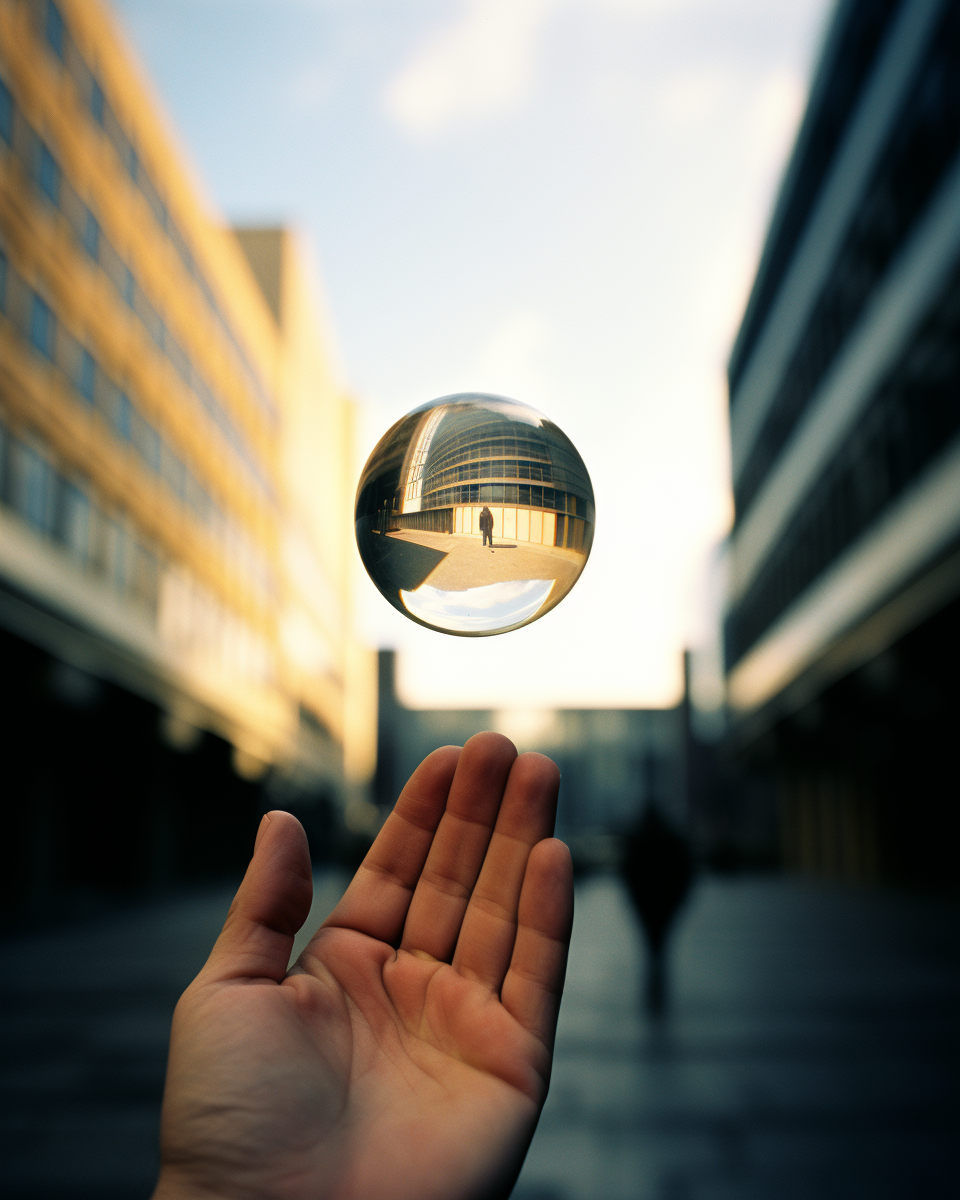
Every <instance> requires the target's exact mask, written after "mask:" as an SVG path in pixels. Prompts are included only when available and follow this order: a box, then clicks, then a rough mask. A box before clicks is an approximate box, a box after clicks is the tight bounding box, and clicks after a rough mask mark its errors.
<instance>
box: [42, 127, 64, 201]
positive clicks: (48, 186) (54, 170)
mask: <svg viewBox="0 0 960 1200" xmlns="http://www.w3.org/2000/svg"><path fill="white" fill-rule="evenodd" d="M37 183H38V184H39V186H40V191H41V192H43V194H44V195H45V196H46V197H47V199H48V200H49V201H50V202H51V204H59V203H60V168H59V167H58V166H57V160H56V159H55V158H54V157H53V155H52V154H51V153H50V150H49V148H48V147H47V146H46V144H45V143H44V142H41V143H40V162H39V163H38V165H37Z"/></svg>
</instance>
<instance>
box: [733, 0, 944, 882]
mask: <svg viewBox="0 0 960 1200" xmlns="http://www.w3.org/2000/svg"><path fill="white" fill-rule="evenodd" d="M958 322H960V8H958V6H957V5H955V4H950V3H947V2H945V0H943V2H939V0H922V2H921V0H884V2H875V0H847V2H843V3H840V4H839V5H838V6H837V8H836V11H835V14H834V18H833V21H832V24H831V27H830V29H829V31H828V35H827V38H826V41H825V44H824V49H823V54H822V58H821V61H820V64H819V67H818V70H817V72H816V75H815V78H814V81H813V85H812V89H811V94H810V99H809V104H808V108H807V112H806V115H805V117H804V120H803V124H802V127H801V129H800V133H799V136H798V139H797V143H796V146H795V148H794V151H793V155H792V158H791V161H790V164H789V167H788V169H787V172H786V175H785V178H784V181H783V184H782V187H781V192H780V195H779V199H778V202H777V205H776V208H775V211H774V214H773V219H772V222H771V226H770V230H769V233H768V237H767V242H766V246H765V248H764V252H763V256H762V260H761V263H760V267H759V270H758V273H757V278H756V281H755V283H754V287H753V291H752V294H751V296H750V300H749V304H748V307H747V311H746V314H745V316H744V320H743V323H742V326H741V328H740V331H739V334H738V337H737V339H736V343H735V346H734V349H733V352H732V355H731V359H730V363H729V384H730V428H731V439H732V457H733V473H734V492H735V500H736V519H735V525H734V529H733V533H732V536H731V541H730V585H729V596H728V607H727V616H726V625H725V651H726V670H727V695H728V702H729V708H730V714H731V722H732V724H731V739H732V745H733V747H734V748H735V750H736V751H737V753H738V754H739V755H740V756H741V758H742V759H744V760H745V761H748V762H751V763H754V764H756V765H757V766H760V767H762V768H763V769H764V770H765V771H767V772H769V773H771V774H773V775H774V777H775V778H776V779H777V781H778V793H779V806H780V817H781V822H780V823H781V832H782V838H783V854H784V857H785V860H786V861H787V862H788V863H790V864H793V865H795V866H800V867H803V868H806V869H810V870H815V871H820V872H825V873H829V874H835V875H840V876H844V877H878V876H879V877H896V878H901V877H903V878H910V879H913V880H920V881H923V880H932V879H942V878H944V877H947V876H949V877H952V878H955V876H956V855H955V853H954V851H953V850H952V849H951V850H949V851H948V850H947V849H946V847H948V846H949V847H955V845H956V835H957V832H958V828H957V817H956V805H955V803H954V802H953V801H952V800H948V797H947V793H946V792H945V790H944V786H943V782H942V780H943V777H944V772H945V771H947V769H948V767H949V757H950V755H949V753H948V747H949V745H950V743H951V742H952V737H953V732H952V730H953V726H954V724H955V719H956V713H957V707H958V705H957V699H956V684H955V678H956V668H957V666H958V645H957V630H958V618H960V608H958V596H960V400H958V395H960V349H958V347H960V337H958V334H960V326H958Z"/></svg>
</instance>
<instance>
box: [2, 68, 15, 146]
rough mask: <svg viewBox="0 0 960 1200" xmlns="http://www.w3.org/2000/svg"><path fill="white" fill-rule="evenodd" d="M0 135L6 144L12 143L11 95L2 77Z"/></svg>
mask: <svg viewBox="0 0 960 1200" xmlns="http://www.w3.org/2000/svg"><path fill="white" fill-rule="evenodd" d="M0 137H2V138H3V140H4V141H5V142H6V143H7V145H8V146H11V145H12V144H13V97H12V96H11V95H10V89H9V88H8V87H7V85H6V84H5V83H4V82H3V80H2V79H0Z"/></svg>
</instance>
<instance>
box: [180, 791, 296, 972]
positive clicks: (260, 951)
mask: <svg viewBox="0 0 960 1200" xmlns="http://www.w3.org/2000/svg"><path fill="white" fill-rule="evenodd" d="M312 899H313V876H312V874H311V871H310V851H309V848H308V846H307V835H306V834H305V833H304V831H303V826H302V825H301V824H300V822H299V821H298V820H297V818H296V817H294V816H293V815H292V814H290V813H287V812H280V811H275V812H269V813H267V815H266V816H265V817H264V818H263V820H262V821H261V822H260V828H259V830H258V831H257V840H256V844H255V846H254V849H253V858H252V859H251V861H250V865H249V866H248V867H247V872H246V874H245V875H244V877H243V882H242V883H241V884H240V889H239V891H238V892H237V895H236V897H235V899H234V901H233V903H232V904H231V905H230V912H229V913H228V914H227V919H226V922H225V923H224V926H223V932H222V933H221V934H220V936H219V937H218V938H217V941H216V944H215V945H214V947H213V950H212V951H211V952H210V957H209V958H208V959H207V963H206V966H204V968H203V970H202V971H201V972H200V975H199V976H198V977H197V982H198V983H200V982H203V983H223V982H226V981H228V980H235V979H273V980H275V981H276V982H278V983H279V982H280V981H281V980H282V979H283V978H284V976H285V975H286V973H287V963H289V961H290V952H291V950H292V949H293V939H294V935H295V934H296V933H297V930H298V929H299V928H300V926H301V925H302V924H303V923H304V921H305V920H306V919H307V914H308V913H309V911H310V903H311V901H312Z"/></svg>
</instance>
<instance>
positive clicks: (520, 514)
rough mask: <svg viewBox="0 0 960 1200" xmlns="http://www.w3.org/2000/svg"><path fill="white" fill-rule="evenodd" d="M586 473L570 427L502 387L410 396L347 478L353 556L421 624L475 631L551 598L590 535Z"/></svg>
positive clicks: (522, 618)
mask: <svg viewBox="0 0 960 1200" xmlns="http://www.w3.org/2000/svg"><path fill="white" fill-rule="evenodd" d="M593 524H594V504H593V488H592V487H591V486H590V476H589V475H588V474H587V469H586V467H585V466H584V465H583V460H582V459H581V457H580V455H579V454H578V453H577V450H576V448H575V446H574V445H573V443H572V442H571V441H570V439H569V438H568V437H567V436H566V435H565V434H564V433H562V432H561V430H559V429H558V428H557V426H556V425H554V424H553V423H552V422H551V421H548V420H547V418H546V417H544V416H543V415H542V414H541V413H538V412H537V411H536V410H535V409H532V408H529V407H528V406H527V405H525V404H518V403H517V402H516V401H515V400H508V399H507V398H506V397H504V396H489V395H484V394H482V393H473V392H466V393H463V394H460V395H456V396H441V397H440V399H439V400H431V401H430V402H429V403H427V404H422V405H420V407H419V408H415V409H414V410H413V411H412V412H410V413H408V414H407V415H406V416H405V417H403V419H402V420H400V421H398V422H397V423H396V425H394V426H393V427H392V428H391V429H389V430H388V431H387V433H386V434H385V435H384V436H383V437H382V438H381V439H380V441H379V442H378V443H377V446H376V447H375V449H374V451H373V453H372V454H371V455H370V457H369V459H368V460H367V465H366V466H365V467H364V469H363V474H362V475H361V477H360V485H359V487H358V488H357V507H356V529H357V545H358V547H359V549H360V557H361V558H362V559H363V565H364V566H365V567H366V569H367V572H368V574H369V575H370V578H371V579H372V580H373V582H374V583H375V584H376V585H377V587H378V588H379V590H380V592H381V593H382V594H383V596H385V597H386V599H387V600H389V602H390V603H391V604H392V605H393V606H394V608H397V609H399V610H400V612H402V613H403V614H404V615H405V616H407V617H409V618H410V619H411V620H413V621H416V622H418V623H419V624H421V625H426V626H427V628H428V629H435V630H438V631H439V632H441V633H452V634H457V635H459V636H461V637H487V636H489V635H491V634H495V633H506V632H507V631H508V630H510V629H519V628H520V626H521V625H528V624H529V623H530V622H531V621H535V620H536V619H537V618H538V617H542V616H543V615H544V613H547V612H549V611H550V609H551V608H554V607H555V606H556V605H557V604H559V603H560V601H561V600H562V599H563V597H564V596H565V595H566V594H567V592H569V591H570V589H571V588H572V587H573V585H574V584H575V583H576V581H577V579H578V578H579V577H580V572H581V571H582V570H583V568H584V565H585V563H586V561H587V556H588V555H589V553H590V544H591V542H592V541H593Z"/></svg>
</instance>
